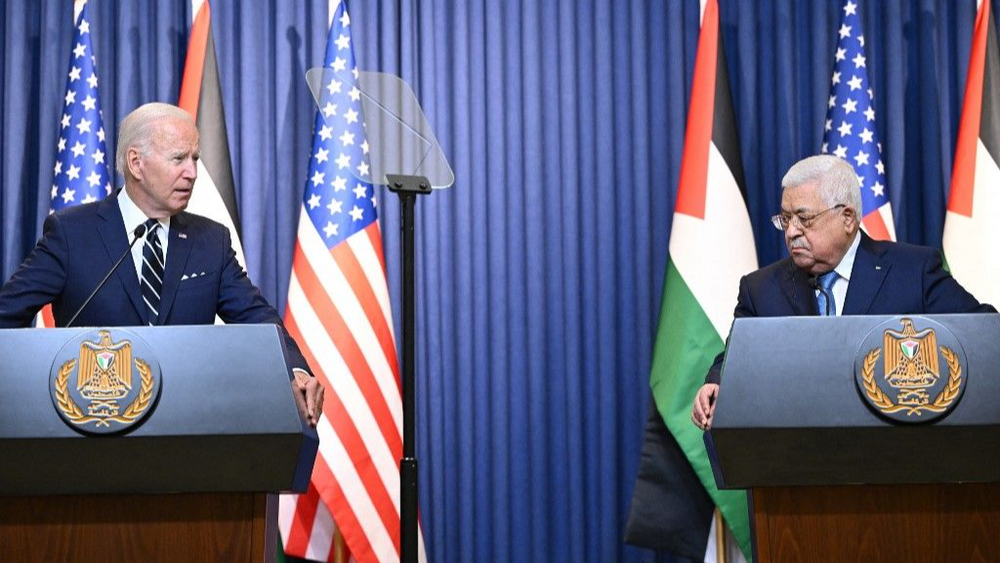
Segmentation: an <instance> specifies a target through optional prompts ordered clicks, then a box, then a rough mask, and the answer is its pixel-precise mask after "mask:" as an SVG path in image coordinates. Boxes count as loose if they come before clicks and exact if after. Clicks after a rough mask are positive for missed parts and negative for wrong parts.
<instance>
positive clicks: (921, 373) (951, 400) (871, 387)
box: [859, 317, 965, 420]
mask: <svg viewBox="0 0 1000 563" xmlns="http://www.w3.org/2000/svg"><path fill="white" fill-rule="evenodd" d="M898 322H899V323H900V324H901V325H902V329H901V330H895V329H893V328H886V329H885V330H883V332H882V345H881V346H879V347H875V348H872V349H870V350H869V351H868V352H867V353H866V354H865V356H864V360H863V361H862V362H861V377H860V381H859V383H860V386H861V388H862V389H863V394H864V396H865V397H866V398H867V400H868V402H869V404H870V405H872V407H874V408H875V409H876V410H878V411H879V412H881V413H882V414H885V415H896V414H897V413H898V415H897V416H891V418H894V419H896V420H907V419H909V420H915V419H920V418H921V417H923V415H924V414H932V413H934V414H938V415H940V414H943V413H945V412H947V411H949V410H950V409H951V408H952V407H953V406H954V404H955V403H956V400H957V399H958V398H959V396H960V395H961V393H962V391H963V388H964V382H965V379H964V376H963V370H962V362H961V361H960V359H959V354H958V353H956V351H955V350H954V349H953V348H952V347H949V346H945V345H939V344H938V331H936V330H935V328H932V327H931V328H922V329H919V330H918V329H917V328H916V326H915V323H914V321H913V319H911V318H908V317H903V318H901V319H899V321H898ZM935 324H937V323H935ZM938 326H940V325H938ZM941 328H942V329H943V327H941ZM944 330H947V329H944ZM872 332H875V331H872ZM871 336H872V335H869V338H871ZM947 336H948V337H949V339H950V340H954V336H952V335H951V333H950V331H949V332H947ZM955 344H957V341H955ZM880 357H881V358H882V362H881V363H882V369H881V370H878V369H877V365H878V363H879V358H880ZM942 360H943V362H942ZM942 366H943V367H945V368H946V371H945V372H944V373H942V370H941V368H942ZM878 372H881V373H880V375H881V377H877V376H876V374H877V373H878ZM924 419H926V418H924Z"/></svg>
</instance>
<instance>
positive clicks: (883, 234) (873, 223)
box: [861, 209, 892, 240]
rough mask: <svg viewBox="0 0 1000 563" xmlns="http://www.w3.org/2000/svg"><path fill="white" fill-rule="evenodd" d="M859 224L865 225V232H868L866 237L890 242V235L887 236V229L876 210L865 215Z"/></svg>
mask: <svg viewBox="0 0 1000 563" xmlns="http://www.w3.org/2000/svg"><path fill="white" fill-rule="evenodd" d="M861 222H862V223H864V225H865V230H866V231H868V236H870V237H872V238H873V239H875V240H892V235H890V234H889V229H888V228H886V226H885V220H884V219H883V218H882V214H881V213H879V210H878V209H876V210H875V211H872V212H871V213H869V214H868V215H865V216H864V217H863V218H862V219H861Z"/></svg>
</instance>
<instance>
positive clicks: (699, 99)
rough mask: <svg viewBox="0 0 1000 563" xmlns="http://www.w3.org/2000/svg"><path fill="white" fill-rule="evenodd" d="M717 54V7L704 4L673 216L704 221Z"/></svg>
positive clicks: (710, 2)
mask: <svg viewBox="0 0 1000 563" xmlns="http://www.w3.org/2000/svg"><path fill="white" fill-rule="evenodd" d="M718 51H719V5H718V3H717V0H708V2H706V4H705V16H704V17H703V18H702V22H701V36H700V37H699V39H698V53H697V55H696V56H695V63H694V84H693V85H692V86H691V107H690V109H689V111H688V120H687V132H686V133H685V135H684V157H683V159H682V160H681V175H680V185H679V186H678V188H677V205H676V206H675V207H674V212H675V213H683V214H685V215H691V216H692V217H697V218H699V219H704V218H705V194H706V191H707V189H708V148H709V145H710V144H711V142H712V124H713V119H714V112H715V75H716V65H717V64H718V60H719V56H718Z"/></svg>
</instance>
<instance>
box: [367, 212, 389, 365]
mask: <svg viewBox="0 0 1000 563" xmlns="http://www.w3.org/2000/svg"><path fill="white" fill-rule="evenodd" d="M365 232H366V233H368V240H370V241H371V243H372V247H374V248H375V255H376V256H378V261H379V264H381V265H382V277H383V278H388V276H387V275H386V269H385V253H383V252H382V229H380V228H379V226H378V221H373V222H372V224H371V225H368V226H367V227H365ZM393 371H396V370H395V369H393Z"/></svg>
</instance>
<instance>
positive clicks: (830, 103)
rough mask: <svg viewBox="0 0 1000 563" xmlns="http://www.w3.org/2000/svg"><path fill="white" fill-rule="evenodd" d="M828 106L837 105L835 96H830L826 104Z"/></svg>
mask: <svg viewBox="0 0 1000 563" xmlns="http://www.w3.org/2000/svg"><path fill="white" fill-rule="evenodd" d="M826 105H827V106H829V107H831V108H832V107H834V106H836V105H837V96H830V101H829V102H827V104H826Z"/></svg>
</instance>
